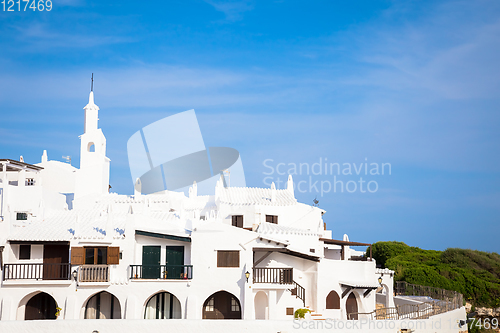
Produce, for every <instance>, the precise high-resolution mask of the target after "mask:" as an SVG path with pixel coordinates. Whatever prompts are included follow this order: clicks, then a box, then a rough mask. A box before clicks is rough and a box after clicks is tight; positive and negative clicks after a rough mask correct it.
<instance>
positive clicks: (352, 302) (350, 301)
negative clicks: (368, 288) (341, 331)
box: [345, 293, 358, 320]
mask: <svg viewBox="0 0 500 333" xmlns="http://www.w3.org/2000/svg"><path fill="white" fill-rule="evenodd" d="M345 309H346V312H347V319H352V320H358V314H357V312H358V302H357V301H356V296H354V293H350V294H349V297H347V301H346V303H345ZM351 313H353V314H352V315H350V314H351Z"/></svg>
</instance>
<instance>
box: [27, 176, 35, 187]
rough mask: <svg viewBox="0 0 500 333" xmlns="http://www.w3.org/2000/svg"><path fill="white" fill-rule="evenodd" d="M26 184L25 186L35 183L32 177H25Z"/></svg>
mask: <svg viewBox="0 0 500 333" xmlns="http://www.w3.org/2000/svg"><path fill="white" fill-rule="evenodd" d="M26 185H27V186H33V185H35V180H34V179H33V178H27V179H26Z"/></svg>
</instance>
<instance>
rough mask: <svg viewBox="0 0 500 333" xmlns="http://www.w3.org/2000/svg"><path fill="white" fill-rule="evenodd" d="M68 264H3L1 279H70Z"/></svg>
mask: <svg viewBox="0 0 500 333" xmlns="http://www.w3.org/2000/svg"><path fill="white" fill-rule="evenodd" d="M70 278H71V275H70V264H43V263H36V264H35V263H33V264H5V265H4V266H3V280H4V281H7V280H70Z"/></svg>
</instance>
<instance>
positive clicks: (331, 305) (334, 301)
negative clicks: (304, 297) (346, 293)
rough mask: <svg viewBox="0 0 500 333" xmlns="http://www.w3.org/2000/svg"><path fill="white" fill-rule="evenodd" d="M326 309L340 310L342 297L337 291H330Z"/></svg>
mask: <svg viewBox="0 0 500 333" xmlns="http://www.w3.org/2000/svg"><path fill="white" fill-rule="evenodd" d="M326 308H327V309H340V297H339V294H337V292H336V291H335V290H332V291H330V293H329V294H328V296H326Z"/></svg>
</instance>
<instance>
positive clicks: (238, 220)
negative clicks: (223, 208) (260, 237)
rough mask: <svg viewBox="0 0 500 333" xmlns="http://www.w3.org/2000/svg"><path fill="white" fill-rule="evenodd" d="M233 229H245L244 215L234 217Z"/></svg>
mask: <svg viewBox="0 0 500 333" xmlns="http://www.w3.org/2000/svg"><path fill="white" fill-rule="evenodd" d="M232 218H233V227H238V228H243V215H233V217H232Z"/></svg>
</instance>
